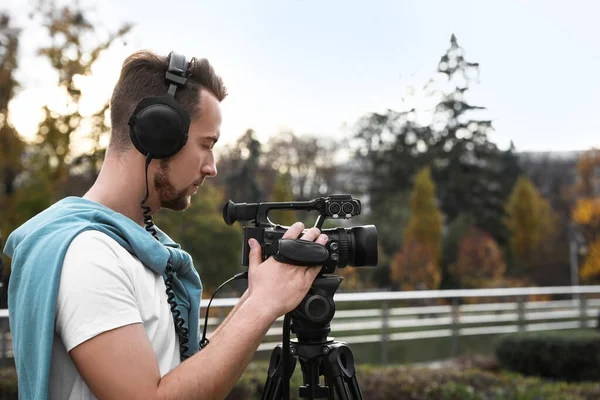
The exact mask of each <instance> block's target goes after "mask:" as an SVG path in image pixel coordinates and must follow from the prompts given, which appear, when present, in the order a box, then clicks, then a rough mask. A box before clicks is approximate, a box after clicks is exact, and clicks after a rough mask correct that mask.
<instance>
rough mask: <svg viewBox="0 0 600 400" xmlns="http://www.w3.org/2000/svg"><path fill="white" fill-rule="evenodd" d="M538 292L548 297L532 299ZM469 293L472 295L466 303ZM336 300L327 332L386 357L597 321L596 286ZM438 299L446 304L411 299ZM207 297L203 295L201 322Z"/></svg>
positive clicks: (269, 341) (271, 334)
mask: <svg viewBox="0 0 600 400" xmlns="http://www.w3.org/2000/svg"><path fill="white" fill-rule="evenodd" d="M535 295H548V296H551V297H552V299H550V300H531V299H530V296H535ZM557 298H558V299H557ZM467 299H470V300H471V301H470V302H468V303H467V304H465V300H467ZM334 301H335V303H336V305H337V309H338V311H337V312H336V313H335V317H334V318H333V320H332V322H331V336H334V337H335V338H336V339H337V340H340V341H346V342H348V343H349V344H351V345H352V344H359V343H380V344H381V346H380V347H381V362H382V363H384V364H385V363H387V362H388V353H389V351H388V350H389V345H390V343H391V342H396V341H403V340H414V339H427V338H445V337H450V338H452V347H453V352H454V351H455V349H456V348H457V346H458V340H459V338H460V337H462V336H472V335H490V334H502V333H511V332H526V331H546V330H563V329H580V328H592V327H596V326H597V324H598V316H599V310H600V286H564V287H532V288H507V289H473V290H431V291H410V292H372V293H369V292H368V293H339V294H336V295H335V296H334ZM440 301H442V302H445V303H447V304H448V305H421V306H415V305H414V303H416V302H417V303H418V302H421V303H422V302H430V303H431V302H440ZM237 302H238V299H237V298H227V299H215V300H213V302H212V304H211V315H214V310H215V309H217V310H219V312H218V315H219V316H218V317H211V318H209V320H208V331H209V332H211V331H213V330H214V329H216V327H217V326H218V325H219V323H220V322H221V321H222V319H223V318H224V317H225V316H226V315H227V313H228V312H229V310H230V309H231V308H232V307H234V306H235V304H236V303H237ZM407 302H408V303H412V304H408V305H407ZM348 303H351V304H348ZM472 303H475V304H472ZM207 305H208V301H207V300H203V301H202V304H201V307H202V309H201V313H202V316H203V317H202V321H201V323H202V324H204V315H205V312H206V306H207ZM344 308H353V309H351V310H345V309H344ZM282 321H283V318H280V319H279V320H278V321H276V322H275V324H273V326H272V327H271V328H270V329H269V331H268V332H267V334H266V336H265V338H264V340H263V342H262V343H261V344H260V346H259V348H258V351H259V352H263V351H271V350H272V349H273V348H274V347H275V346H276V345H277V344H278V343H280V341H281V334H282ZM10 357H12V348H11V337H10V332H9V331H8V310H0V358H10Z"/></svg>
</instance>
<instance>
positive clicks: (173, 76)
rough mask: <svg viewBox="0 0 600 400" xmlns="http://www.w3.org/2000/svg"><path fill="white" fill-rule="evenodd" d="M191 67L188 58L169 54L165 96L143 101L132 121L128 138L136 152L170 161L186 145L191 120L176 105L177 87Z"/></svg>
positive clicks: (184, 81) (185, 77)
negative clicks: (169, 158)
mask: <svg viewBox="0 0 600 400" xmlns="http://www.w3.org/2000/svg"><path fill="white" fill-rule="evenodd" d="M187 69H188V64H187V61H186V59H185V56H183V55H181V54H177V53H175V52H171V53H169V69H168V70H167V73H166V74H165V81H166V82H167V83H169V90H168V92H167V94H166V95H163V96H154V97H146V98H143V99H142V100H140V102H139V103H138V105H137V106H136V108H135V110H134V111H133V114H132V115H131V117H129V122H128V124H129V137H130V138H131V141H132V142H133V145H134V146H135V148H136V149H138V151H139V152H140V153H142V154H143V155H145V156H146V157H148V158H159V159H160V158H167V157H171V156H173V155H175V154H176V153H177V152H178V151H179V150H181V148H182V147H183V146H184V145H185V143H186V142H187V139H188V130H189V128H190V116H189V115H188V113H187V112H186V111H185V110H184V109H183V107H182V106H181V105H180V104H179V103H177V102H176V101H175V92H176V91H177V87H183V86H184V85H185V84H186V82H187Z"/></svg>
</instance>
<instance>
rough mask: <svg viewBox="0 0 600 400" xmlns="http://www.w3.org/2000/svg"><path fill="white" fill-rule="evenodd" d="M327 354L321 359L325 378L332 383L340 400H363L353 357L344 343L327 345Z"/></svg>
mask: <svg viewBox="0 0 600 400" xmlns="http://www.w3.org/2000/svg"><path fill="white" fill-rule="evenodd" d="M328 347H329V348H330V351H329V354H328V355H327V357H325V358H324V359H323V363H324V368H325V376H326V377H328V379H329V380H330V381H333V386H334V387H335V390H336V393H337V396H338V398H339V399H340V400H363V395H362V392H361V390H360V387H359V385H358V379H357V378H356V368H355V366H354V355H353V354H352V350H350V347H348V346H347V345H346V344H345V343H340V342H333V343H332V344H330V345H328Z"/></svg>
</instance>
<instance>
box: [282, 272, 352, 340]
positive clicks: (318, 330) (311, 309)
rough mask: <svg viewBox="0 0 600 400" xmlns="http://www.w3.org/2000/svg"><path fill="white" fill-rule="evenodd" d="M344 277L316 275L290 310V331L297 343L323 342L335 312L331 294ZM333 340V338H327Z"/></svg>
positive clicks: (326, 338) (329, 329)
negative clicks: (299, 301) (294, 307)
mask: <svg viewBox="0 0 600 400" xmlns="http://www.w3.org/2000/svg"><path fill="white" fill-rule="evenodd" d="M343 279H344V278H342V277H341V276H337V275H325V276H318V277H317V278H316V279H315V281H314V282H313V284H312V286H311V288H310V290H309V292H308V294H307V295H306V296H305V297H304V299H303V300H302V302H301V303H300V304H299V305H298V307H296V309H294V311H292V312H291V324H290V327H291V331H292V332H293V333H295V334H296V337H297V338H298V343H307V344H311V343H324V342H327V341H328V337H327V335H328V334H329V332H330V331H331V328H330V325H329V323H330V322H331V320H332V319H333V315H334V314H335V302H334V301H333V295H334V294H335V292H336V290H337V289H338V287H339V286H340V283H342V281H343ZM329 340H333V339H329Z"/></svg>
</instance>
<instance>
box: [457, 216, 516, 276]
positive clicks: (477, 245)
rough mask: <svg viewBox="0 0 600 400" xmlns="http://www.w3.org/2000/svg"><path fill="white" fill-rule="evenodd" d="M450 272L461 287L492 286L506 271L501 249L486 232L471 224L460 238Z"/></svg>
mask: <svg viewBox="0 0 600 400" xmlns="http://www.w3.org/2000/svg"><path fill="white" fill-rule="evenodd" d="M449 269H450V274H451V275H452V276H453V278H454V280H456V281H458V282H460V285H461V287H463V288H481V287H494V286H496V284H498V283H500V282H501V280H502V278H503V277H504V273H505V272H506V264H505V262H504V255H503V253H502V250H501V249H500V247H499V246H498V244H497V243H496V241H495V240H494V238H493V237H492V235H490V234H489V233H488V232H485V231H482V230H481V229H479V228H477V227H476V226H474V225H473V226H471V227H470V228H469V230H468V232H467V233H466V235H465V236H464V237H463V238H462V240H461V242H460V245H459V248H458V252H457V257H456V262H455V263H454V264H451V265H450V268H449Z"/></svg>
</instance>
